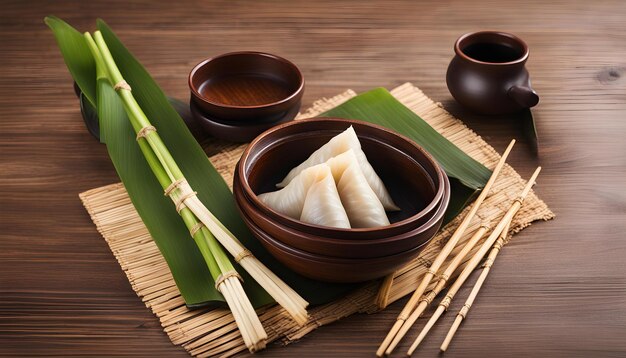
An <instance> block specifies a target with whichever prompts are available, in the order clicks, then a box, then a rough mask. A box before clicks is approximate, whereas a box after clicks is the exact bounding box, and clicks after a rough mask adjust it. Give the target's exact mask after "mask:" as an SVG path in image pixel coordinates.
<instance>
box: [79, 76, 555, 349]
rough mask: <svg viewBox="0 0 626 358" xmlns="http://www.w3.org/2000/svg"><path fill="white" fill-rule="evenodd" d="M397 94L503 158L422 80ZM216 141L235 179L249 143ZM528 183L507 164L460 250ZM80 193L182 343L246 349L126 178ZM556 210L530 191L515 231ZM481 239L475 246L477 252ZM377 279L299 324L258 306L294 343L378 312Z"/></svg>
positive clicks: (425, 259)
mask: <svg viewBox="0 0 626 358" xmlns="http://www.w3.org/2000/svg"><path fill="white" fill-rule="evenodd" d="M391 93H392V94H393V95H394V97H396V98H397V99H398V100H399V101H400V102H402V103H403V104H404V105H406V106H407V107H409V108H410V109H411V110H413V111H414V112H415V113H417V114H418V115H419V116H420V117H422V118H423V119H424V120H426V121H427V122H428V123H429V124H430V125H431V126H433V127H434V128H435V129H436V130H437V131H439V132H440V133H441V134H442V135H444V136H445V137H446V138H448V139H449V140H450V141H452V142H453V143H454V144H456V145H457V146H458V147H459V148H461V149H462V150H463V151H465V152H466V153H467V154H469V155H470V156H472V157H473V158H474V159H476V160H478V161H479V162H481V163H483V164H484V165H486V166H487V167H488V168H493V167H494V166H495V164H496V163H497V161H498V159H499V158H500V156H499V155H498V153H496V151H495V150H494V149H493V148H492V147H491V146H489V145H488V144H487V143H486V142H485V141H484V140H482V139H481V138H480V137H479V136H478V135H476V134H475V133H474V132H472V131H471V130H470V129H469V128H467V127H466V126H465V125H464V124H463V123H462V122H461V121H459V120H458V119H456V118H454V117H453V116H452V115H451V114H450V113H448V112H446V111H445V110H444V109H443V108H442V107H441V105H440V104H437V103H435V102H433V101H432V100H431V99H430V98H428V97H427V96H426V95H424V93H422V91H420V90H419V89H418V88H417V87H415V86H413V85H412V84H410V83H405V84H404V85H401V86H399V87H397V88H395V89H393V90H392V91H391ZM354 96H356V93H355V92H354V91H352V90H348V91H346V92H344V93H342V94H340V95H337V96H335V97H332V98H328V99H327V98H324V99H321V100H319V101H317V102H315V103H314V104H313V106H312V107H311V108H309V109H307V110H306V111H305V112H304V113H301V114H300V115H299V116H298V119H301V118H308V117H314V116H316V115H318V114H320V113H323V112H325V111H327V110H329V109H331V108H333V107H335V106H337V105H339V104H341V103H343V102H345V101H346V100H348V99H350V98H352V97H354ZM210 144H211V145H210V146H209V147H208V148H207V154H208V155H209V158H210V159H211V162H212V163H213V164H214V165H215V166H216V168H217V169H218V171H219V172H220V174H222V176H223V177H224V178H225V180H226V182H227V183H229V185H230V184H231V183H232V173H233V169H234V166H235V164H236V162H237V160H238V159H239V157H240V155H241V152H242V151H243V149H244V148H245V145H229V144H223V143H219V142H213V143H210ZM524 184H525V181H524V180H523V179H522V178H521V177H520V176H519V174H517V172H515V170H514V169H513V168H512V167H510V166H508V165H506V166H505V168H504V169H503V171H502V173H501V174H500V176H499V178H498V180H497V181H496V182H495V184H494V187H493V189H492V194H491V195H490V196H489V197H488V198H487V199H486V200H485V202H484V204H483V205H482V206H481V209H480V210H479V211H478V213H477V218H476V219H475V220H474V221H473V225H471V226H470V228H469V229H468V230H467V234H466V235H465V237H463V238H461V240H460V241H459V244H458V246H457V248H456V249H455V251H458V250H460V247H461V246H462V245H463V244H464V243H465V242H466V241H467V240H468V239H469V237H470V236H471V234H472V232H473V231H474V230H475V229H477V228H478V226H479V223H480V221H481V220H486V221H492V222H494V223H495V221H496V220H498V219H499V218H500V217H501V216H502V215H504V212H505V211H506V210H507V209H508V207H509V206H510V204H511V203H512V201H513V200H514V199H515V198H516V197H517V195H518V193H519V192H520V191H521V190H522V188H523V186H524ZM80 198H81V200H82V202H83V205H84V206H85V208H86V209H87V211H88V212H89V215H91V218H92V220H93V222H94V223H95V224H96V226H97V228H98V231H99V232H100V233H101V234H102V236H104V239H105V240H106V242H107V243H108V244H109V247H110V248H111V251H112V252H113V254H114V255H115V258H116V259H117V260H118V262H119V264H120V266H121V267H122V269H123V270H124V272H125V273H126V276H127V277H128V280H129V281H130V284H131V285H132V287H133V289H134V290H135V292H136V293H137V295H138V296H139V297H140V298H141V299H142V301H143V302H144V303H145V304H146V306H147V307H149V308H150V309H151V310H152V312H154V314H156V315H157V317H159V320H160V321H161V325H162V326H163V329H164V331H165V332H166V333H167V335H168V336H169V337H170V339H171V340H172V342H173V343H174V344H179V345H182V346H183V347H184V348H185V349H186V350H187V351H188V352H189V353H190V354H192V355H194V356H201V357H206V356H211V357H212V356H222V357H228V356H232V355H234V354H236V353H238V352H241V351H244V350H245V349H246V346H245V345H244V343H243V340H242V339H241V336H240V334H239V331H238V330H237V327H236V325H235V322H234V319H233V317H232V315H231V314H230V312H229V311H228V310H227V309H224V308H214V309H200V310H189V309H187V307H186V306H185V303H184V301H183V298H182V297H181V296H180V293H179V292H178V289H177V288H176V285H175V284H174V280H173V278H172V275H171V273H170V270H169V268H168V267H167V264H166V263H165V260H164V259H163V257H162V256H161V254H160V253H159V250H158V248H157V246H156V244H155V243H154V241H153V240H152V238H151V237H150V235H149V234H148V231H147V229H146V227H145V226H144V225H143V223H142V221H141V219H140V218H139V215H138V214H137V212H136V211H135V209H134V207H133V205H132V204H131V202H130V199H129V198H128V195H127V193H126V190H125V189H124V186H123V185H122V184H121V183H117V184H111V185H107V186H104V187H100V188H96V189H92V190H89V191H86V192H84V193H81V194H80ZM460 217H462V216H460ZM553 217H554V214H553V213H552V212H551V211H550V209H548V207H547V206H546V204H545V203H544V202H543V201H542V200H540V199H539V198H538V197H537V196H536V195H535V194H534V193H531V194H530V195H529V196H528V198H527V199H526V200H525V201H524V206H523V207H522V209H521V210H520V211H519V213H518V214H517V216H516V217H515V218H514V220H513V223H512V225H511V229H510V230H511V233H515V232H518V231H520V230H522V229H523V228H525V227H526V226H528V225H530V223H531V222H533V221H535V220H549V219H551V218H553ZM459 223H460V218H457V219H455V220H453V221H452V222H450V223H449V224H448V225H447V226H446V227H445V228H444V229H443V230H441V232H440V233H439V234H437V236H436V237H435V238H434V239H433V240H432V241H431V243H430V244H429V245H428V246H427V247H426V248H425V249H424V251H423V252H422V254H421V255H420V257H418V258H417V259H415V260H414V261H413V262H411V263H409V264H408V265H406V266H405V267H404V268H402V269H401V270H399V271H398V272H397V273H396V276H395V278H394V284H393V286H392V288H391V290H390V294H389V302H393V301H395V300H398V299H399V298H401V297H403V296H405V295H407V294H409V293H411V292H412V291H413V290H414V289H415V288H416V286H417V284H418V283H419V278H420V277H421V276H422V275H423V274H424V273H425V272H426V269H427V268H428V266H430V260H432V259H434V258H435V256H436V255H437V253H438V252H439V250H440V249H441V247H442V246H443V244H445V240H447V238H448V237H449V236H450V235H451V233H452V232H453V231H454V229H455V228H456V227H457V225H458V224H459ZM472 226H473V227H472ZM479 246H480V245H476V247H475V249H474V250H473V251H472V253H473V252H474V251H475V250H477V248H478V247H479ZM468 257H471V255H468ZM378 285H379V282H371V283H369V284H367V285H365V286H364V287H363V288H360V289H358V290H356V291H355V292H352V293H351V294H349V295H347V296H346V297H343V298H341V299H339V300H337V301H335V302H332V303H329V304H326V305H323V306H319V307H314V308H312V309H310V310H309V313H310V316H311V318H310V320H309V322H308V323H307V324H306V325H305V326H304V327H297V326H296V324H295V322H294V321H292V320H291V319H290V318H289V317H288V315H287V314H286V312H284V311H283V309H282V308H280V307H279V306H277V305H275V306H273V307H266V308H263V309H261V310H259V312H258V313H259V317H260V319H261V321H262V322H263V326H264V327H265V329H266V331H267V333H268V340H269V341H274V340H281V341H282V342H283V343H289V342H292V341H294V340H297V339H299V338H301V337H303V336H304V335H306V334H307V333H309V332H311V331H312V330H314V329H316V328H318V327H320V326H323V325H325V324H329V323H331V322H334V321H337V320H339V319H341V318H343V317H346V316H349V315H351V314H353V313H357V312H367V313H372V312H375V311H376V310H377V306H376V303H375V298H376V294H377V291H378ZM373 319H375V318H373Z"/></svg>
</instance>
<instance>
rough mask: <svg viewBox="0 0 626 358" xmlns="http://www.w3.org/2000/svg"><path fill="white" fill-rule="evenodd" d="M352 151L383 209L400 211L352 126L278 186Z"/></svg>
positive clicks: (299, 166)
mask: <svg viewBox="0 0 626 358" xmlns="http://www.w3.org/2000/svg"><path fill="white" fill-rule="evenodd" d="M349 149H352V150H353V151H354V155H355V156H356V159H357V161H358V164H359V166H360V167H361V171H362V172H363V175H364V176H365V179H366V180H367V183H368V184H369V186H370V187H371V188H372V190H373V191H374V193H375V194H376V196H377V197H378V199H379V201H380V202H381V203H382V204H383V207H384V208H385V209H386V210H389V211H395V210H400V208H399V207H398V206H397V205H396V204H395V203H394V202H393V199H391V195H389V191H388V190H387V188H386V187H385V184H384V183H383V181H382V180H381V179H380V177H379V176H378V174H376V171H374V168H372V165H371V164H370V163H369V162H368V161H367V157H366V156H365V153H363V150H362V149H361V143H360V142H359V138H358V137H357V135H356V132H355V131H354V128H353V127H352V126H350V127H349V128H348V129H346V130H345V131H343V132H342V133H340V134H338V135H336V136H334V137H333V138H332V139H331V140H330V141H328V143H326V144H324V145H323V146H322V147H321V148H319V149H318V150H316V151H315V152H313V154H311V156H309V158H308V159H307V160H305V161H304V162H303V163H302V164H300V165H298V166H297V167H295V168H293V169H292V170H291V171H290V172H289V174H287V176H286V177H285V179H283V181H282V182H280V183H278V184H277V185H276V186H277V187H279V188H282V187H284V186H286V185H287V184H289V183H290V182H291V181H292V180H293V179H294V178H296V177H297V176H298V174H300V173H301V172H302V171H303V170H304V169H306V168H309V167H311V166H313V165H316V164H320V163H324V162H326V161H327V160H329V159H330V158H332V157H335V156H337V155H339V154H341V153H344V152H346V151H347V150H349Z"/></svg>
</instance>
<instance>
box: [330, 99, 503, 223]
mask: <svg viewBox="0 0 626 358" xmlns="http://www.w3.org/2000/svg"><path fill="white" fill-rule="evenodd" d="M322 116H325V117H341V118H351V119H361V120H364V121H367V122H370V123H374V124H378V125H381V126H383V127H387V128H389V129H393V130H395V131H396V132H398V133H401V134H404V135H405V136H407V137H409V138H411V139H412V140H414V141H415V142H416V143H417V144H419V145H421V146H422V147H423V148H424V149H426V150H427V151H428V152H429V153H430V154H432V155H433V157H435V159H436V160H437V161H438V162H439V164H441V166H442V167H443V168H444V169H445V171H446V173H447V174H448V176H449V177H450V184H451V190H452V195H451V198H450V205H449V206H448V211H447V212H446V222H448V221H450V220H451V219H452V218H454V217H455V216H456V215H458V214H459V213H460V212H461V210H463V208H464V207H465V206H466V205H467V204H468V203H469V202H471V200H472V198H473V197H474V196H475V195H476V192H477V191H478V190H480V189H482V188H483V187H484V186H485V184H486V183H487V180H489V177H490V176H491V171H490V170H489V169H487V168H486V167H485V166H484V165H482V164H480V163H479V162H477V161H476V160H474V159H473V158H471V157H470V156H469V155H467V154H465V152H463V151H462V150H461V149H459V148H458V147H457V146H455V145H454V144H452V143H451V142H450V141H449V140H447V139H446V138H445V137H443V136H442V135H441V134H439V132H437V131H436V130H435V129H434V128H433V127H431V126H430V125H429V124H428V123H427V122H426V121H424V120H423V119H422V118H420V117H419V116H418V115H416V114H415V113H414V112H413V111H411V110H410V109H408V108H407V107H406V106H404V105H403V104H402V103H400V102H399V101H398V100H397V99H395V97H393V95H391V93H389V91H387V90H386V89H384V88H376V89H374V90H371V91H369V92H366V93H363V94H360V95H358V96H356V97H355V98H352V99H350V100H349V101H347V102H345V103H343V104H341V105H340V106H338V107H335V108H333V109H331V110H330V111H328V112H326V113H324V114H322Z"/></svg>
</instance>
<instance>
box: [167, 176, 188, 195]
mask: <svg viewBox="0 0 626 358" xmlns="http://www.w3.org/2000/svg"><path fill="white" fill-rule="evenodd" d="M183 183H187V181H186V180H185V179H178V180H176V181H174V182H172V184H170V185H169V186H168V187H167V188H165V190H164V193H165V194H164V195H165V196H170V195H171V194H172V192H173V191H174V190H175V189H177V188H179V187H180V186H181V185H183Z"/></svg>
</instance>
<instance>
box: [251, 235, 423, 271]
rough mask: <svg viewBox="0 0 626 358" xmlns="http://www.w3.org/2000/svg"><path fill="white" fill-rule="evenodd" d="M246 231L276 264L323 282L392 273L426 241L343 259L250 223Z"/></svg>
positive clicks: (414, 254) (412, 257)
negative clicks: (295, 245) (384, 252)
mask: <svg viewBox="0 0 626 358" xmlns="http://www.w3.org/2000/svg"><path fill="white" fill-rule="evenodd" d="M248 228H249V229H250V231H251V232H252V234H253V235H254V236H255V237H256V238H257V239H259V241H260V242H261V244H263V246H264V247H265V248H266V249H267V251H269V253H270V254H271V255H272V256H274V257H275V258H276V259H277V260H278V261H280V262H281V263H283V264H284V265H285V266H287V267H288V268H290V269H291V270H293V271H294V272H296V273H299V274H300V275H302V276H305V277H309V278H312V279H314V280H319V281H326V282H345V283H348V282H363V281H368V280H374V279H377V278H380V277H383V276H385V275H387V274H390V273H392V272H394V271H395V270H397V269H399V268H401V267H402V266H404V265H406V264H407V263H409V262H410V261H411V260H413V259H415V258H416V257H417V256H419V254H420V252H421V251H422V249H423V248H424V247H425V246H426V242H425V243H423V244H422V245H420V246H418V247H415V248H413V249H411V250H408V251H403V252H401V253H399V254H395V255H389V256H382V257H375V258H363V259H347V258H338V257H328V256H322V255H316V254H312V253H308V252H305V251H302V250H298V249H294V248H292V247H290V246H288V245H286V244H284V243H282V242H280V241H278V240H276V239H274V238H273V237H272V236H271V235H269V234H267V233H266V232H264V231H263V230H261V229H259V228H258V227H257V226H255V225H254V224H249V225H248Z"/></svg>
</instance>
